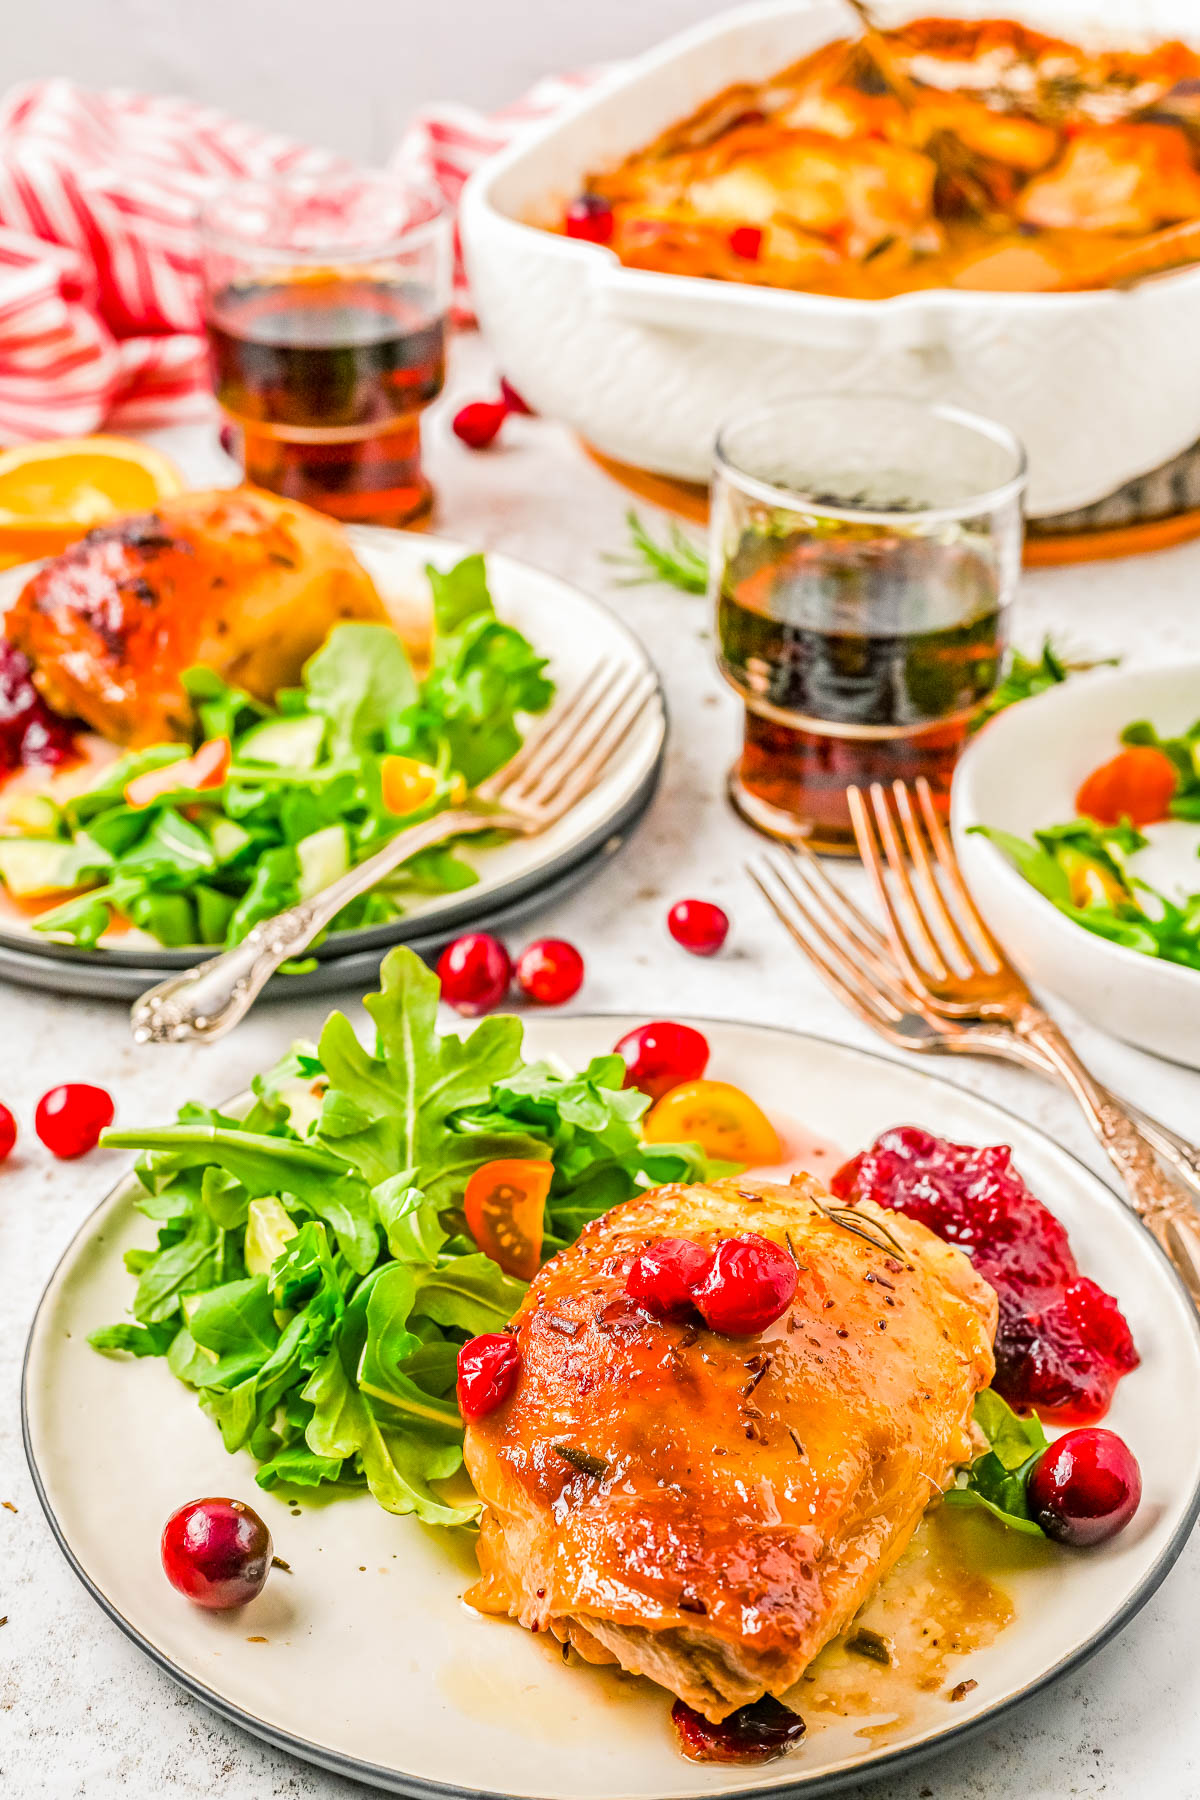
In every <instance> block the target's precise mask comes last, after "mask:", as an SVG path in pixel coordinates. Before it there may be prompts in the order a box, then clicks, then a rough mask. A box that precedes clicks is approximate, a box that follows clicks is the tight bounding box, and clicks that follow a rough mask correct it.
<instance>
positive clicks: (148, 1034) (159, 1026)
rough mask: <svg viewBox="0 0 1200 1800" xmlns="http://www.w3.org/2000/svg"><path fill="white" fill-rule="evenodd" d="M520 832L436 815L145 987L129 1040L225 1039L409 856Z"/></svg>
mask: <svg viewBox="0 0 1200 1800" xmlns="http://www.w3.org/2000/svg"><path fill="white" fill-rule="evenodd" d="M522 829H527V827H526V826H525V825H524V824H523V822H522V821H521V820H519V819H517V818H515V817H513V816H512V815H511V814H509V813H501V812H496V811H495V810H492V811H483V810H478V811H467V810H463V811H453V812H444V813H438V814H436V815H435V816H434V817H433V818H432V819H424V820H422V822H421V823H420V824H419V825H410V826H409V827H408V829H407V830H405V831H398V832H397V833H396V835H395V837H393V838H389V840H388V842H387V843H386V844H385V845H384V846H383V848H382V850H377V851H376V852H375V854H374V856H369V857H368V858H367V860H366V862H361V863H358V864H356V865H355V867H354V868H353V869H349V870H347V872H346V873H345V874H344V875H341V876H339V877H338V879H337V880H336V881H332V882H330V884H329V886H328V887H325V888H322V889H321V890H320V892H319V893H317V894H314V895H313V896H312V898H311V899H310V900H302V901H301V902H300V903H299V905H297V906H290V907H289V908H288V909H287V911H286V912H281V913H276V915H275V917H274V918H271V919H263V920H261V921H260V922H259V924H257V925H255V926H254V927H252V929H251V930H250V931H249V932H247V934H246V936H245V937H244V938H243V939H242V941H241V943H240V944H235V945H234V946H233V948H232V949H230V950H224V951H222V952H221V954H220V955H219V956H210V957H209V958H208V960H207V961H206V962H202V963H197V964H196V965H195V967H194V968H191V969H185V970H184V971H183V973H182V974H180V975H173V976H172V977H171V978H170V980H168V981H161V982H159V984H158V986H157V987H152V988H150V989H149V991H148V992H147V993H145V994H143V995H142V996H141V998H140V999H139V1000H136V1001H135V1002H134V1004H133V1007H132V1009H131V1011H130V1015H129V1018H130V1024H131V1026H132V1028H133V1035H134V1039H135V1041H136V1042H137V1043H139V1044H165V1043H185V1042H189V1041H191V1042H196V1041H198V1042H202V1043H209V1044H211V1043H213V1042H214V1041H215V1040H216V1039H217V1038H220V1037H224V1035H225V1033H226V1032H227V1031H232V1030H233V1027H234V1026H235V1025H236V1024H237V1023H238V1021H239V1020H240V1019H243V1018H244V1017H245V1016H246V1014H247V1013H248V1012H249V1010H250V1008H251V1007H252V1006H253V1005H254V1002H255V1000H256V999H257V998H258V996H259V994H260V993H261V992H262V990H263V988H264V987H265V986H266V984H267V982H268V981H269V980H270V979H271V977H272V975H274V974H275V972H276V970H277V969H278V968H279V965H280V964H281V963H283V962H286V961H287V960H288V958H289V957H292V956H298V955H299V954H300V952H301V951H302V950H306V949H307V948H308V946H309V945H310V944H311V943H312V941H313V939H314V938H315V937H316V935H317V933H318V932H320V931H323V930H324V929H325V927H326V925H328V924H329V923H330V922H331V920H333V919H334V918H335V917H336V916H337V914H338V913H339V912H341V910H342V908H343V907H344V906H348V905H349V903H350V901H351V900H357V898H358V896H359V895H360V894H365V893H367V892H369V890H370V889H371V888H373V887H374V886H375V885H376V883H377V882H380V881H382V880H383V879H384V877H385V876H387V875H390V874H392V873H393V871H394V870H396V869H398V868H399V867H400V866H401V864H402V863H406V862H407V861H408V860H409V858H410V857H412V856H416V855H417V854H418V852H419V851H421V850H428V849H431V848H432V846H433V845H434V844H441V843H444V842H445V840H446V839H447V838H452V837H462V836H465V835H466V834H467V833H469V832H478V831H497V830H500V831H514V830H515V831H520V830H522Z"/></svg>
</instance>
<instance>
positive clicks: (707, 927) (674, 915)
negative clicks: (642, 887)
mask: <svg viewBox="0 0 1200 1800" xmlns="http://www.w3.org/2000/svg"><path fill="white" fill-rule="evenodd" d="M667 930H668V931H669V932H670V934H671V936H672V937H673V938H674V939H675V942H676V943H677V944H681V945H682V946H683V948H684V949H685V950H690V951H691V953H692V955H693V956H715V955H716V954H717V951H718V950H719V949H720V948H721V945H722V944H723V943H724V942H725V939H726V938H727V937H728V936H729V914H728V913H726V912H722V911H721V908H720V907H719V906H714V905H713V903H712V901H711V900H677V901H676V903H675V905H674V906H673V907H672V908H671V910H670V912H669V913H668V914H667Z"/></svg>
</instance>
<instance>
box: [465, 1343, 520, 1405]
mask: <svg viewBox="0 0 1200 1800" xmlns="http://www.w3.org/2000/svg"><path fill="white" fill-rule="evenodd" d="M520 1373H521V1352H520V1349H519V1348H518V1346H517V1340H516V1338H515V1337H511V1336H510V1335H509V1333H508V1332H506V1331H485V1332H484V1333H483V1335H482V1337H473V1338H472V1339H471V1340H470V1342H469V1343H466V1344H464V1345H463V1347H462V1349H461V1350H460V1351H459V1353H458V1410H459V1412H460V1413H461V1414H462V1416H463V1418H464V1419H483V1418H486V1417H487V1415H488V1413H490V1412H495V1410H496V1408H497V1407H498V1406H503V1405H504V1402H505V1401H506V1400H507V1399H508V1396H509V1395H510V1394H511V1393H512V1391H513V1389H514V1387H515V1386H516V1385H517V1376H518V1375H519V1374H520Z"/></svg>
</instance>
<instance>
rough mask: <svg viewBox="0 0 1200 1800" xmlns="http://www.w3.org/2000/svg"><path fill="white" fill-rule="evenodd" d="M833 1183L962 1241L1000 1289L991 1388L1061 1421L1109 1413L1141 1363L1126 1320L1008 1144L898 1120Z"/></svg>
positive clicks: (1085, 1421) (839, 1191)
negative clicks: (978, 1142)
mask: <svg viewBox="0 0 1200 1800" xmlns="http://www.w3.org/2000/svg"><path fill="white" fill-rule="evenodd" d="M830 1185H831V1187H832V1189H833V1191H834V1193H835V1194H836V1195H837V1196H838V1198H839V1199H844V1200H850V1201H851V1202H853V1201H856V1200H864V1199H869V1200H874V1201H876V1202H877V1204H878V1205H880V1206H886V1207H894V1208H895V1209H896V1210H897V1211H898V1212H902V1213H906V1214H907V1215H908V1216H909V1217H910V1218H914V1219H919V1220H920V1222H921V1223H922V1224H923V1225H927V1226H928V1227H929V1229H930V1230H931V1231H935V1232H936V1233H937V1234H938V1236H939V1237H941V1238H944V1239H945V1240H946V1241H947V1243H951V1244H957V1245H958V1246H959V1247H960V1249H963V1250H965V1251H966V1253H967V1255H968V1256H969V1257H970V1258H971V1261H972V1262H973V1263H974V1265H975V1268H976V1270H977V1272H978V1273H979V1274H980V1275H982V1276H983V1278H984V1280H985V1281H987V1282H990V1284H991V1286H992V1287H994V1288H995V1289H996V1292H997V1294H998V1295H999V1298H1000V1323H999V1328H998V1330H997V1332H996V1378H995V1387H996V1391H997V1393H999V1394H1001V1395H1003V1397H1004V1398H1005V1399H1006V1400H1007V1401H1008V1402H1009V1404H1010V1406H1013V1407H1015V1408H1016V1409H1017V1411H1019V1412H1031V1411H1032V1412H1037V1413H1039V1414H1041V1415H1042V1417H1043V1418H1047V1419H1053V1420H1056V1421H1057V1422H1058V1423H1059V1424H1063V1425H1090V1424H1092V1423H1094V1422H1095V1421H1096V1420H1097V1419H1101V1418H1103V1416H1104V1414H1105V1413H1106V1412H1107V1410H1108V1408H1109V1406H1110V1404H1111V1402H1112V1397H1113V1393H1114V1391H1115V1389H1116V1385H1117V1383H1118V1381H1119V1380H1120V1379H1121V1377H1122V1375H1125V1374H1127V1373H1128V1372H1129V1370H1130V1369H1135V1368H1136V1367H1137V1365H1138V1353H1137V1350H1136V1348H1135V1346H1134V1342H1133V1338H1132V1336H1131V1334H1130V1331H1129V1326H1128V1325H1127V1324H1126V1322H1125V1319H1124V1317H1123V1316H1122V1314H1121V1310H1120V1308H1119V1307H1118V1305H1117V1302H1116V1301H1115V1300H1114V1299H1113V1297H1112V1295H1111V1294H1106V1293H1105V1291H1104V1289H1103V1288H1102V1287H1100V1286H1098V1284H1097V1283H1096V1282H1094V1281H1092V1280H1090V1279H1089V1278H1088V1277H1087V1276H1086V1275H1081V1274H1080V1272H1079V1265H1078V1264H1077V1262H1076V1261H1075V1257H1074V1254H1073V1252H1072V1250H1071V1244H1070V1240H1069V1239H1068V1237H1067V1234H1066V1231H1065V1230H1064V1229H1063V1227H1062V1225H1061V1224H1060V1223H1059V1221H1058V1220H1057V1219H1056V1218H1055V1217H1054V1215H1053V1213H1051V1212H1050V1211H1049V1209H1048V1208H1047V1207H1045V1206H1043V1205H1042V1203H1041V1201H1040V1200H1038V1199H1037V1198H1036V1197H1035V1196H1034V1195H1033V1194H1031V1193H1030V1191H1029V1189H1028V1188H1027V1187H1026V1185H1025V1183H1024V1182H1023V1181H1022V1179H1021V1177H1020V1175H1019V1174H1018V1172H1017V1170H1016V1169H1015V1168H1014V1167H1013V1162H1012V1151H1011V1150H1010V1149H1009V1148H1008V1146H1007V1145H1005V1144H989V1145H985V1146H984V1147H982V1148H977V1147H976V1146H975V1145H973V1144H954V1143H950V1142H948V1141H947V1140H945V1139H943V1138H936V1137H934V1136H933V1134H932V1133H931V1132H928V1131H924V1130H922V1129H920V1128H919V1127H918V1126H914V1125H900V1126H895V1127H893V1129H892V1130H890V1131H885V1132H884V1133H883V1134H882V1136H880V1137H879V1138H877V1139H876V1141H875V1142H874V1144H872V1146H871V1148H870V1149H869V1150H864V1151H863V1152H862V1153H861V1154H860V1155H858V1156H856V1157H854V1158H852V1159H851V1161H850V1162H848V1163H846V1165H845V1166H844V1167H843V1168H841V1169H839V1170H838V1172H837V1174H836V1175H835V1176H834V1178H833V1180H832V1182H831V1183H830Z"/></svg>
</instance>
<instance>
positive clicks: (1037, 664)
mask: <svg viewBox="0 0 1200 1800" xmlns="http://www.w3.org/2000/svg"><path fill="white" fill-rule="evenodd" d="M1120 660H1121V659H1120V657H1119V656H1099V657H1093V658H1092V659H1091V660H1090V661H1080V662H1071V661H1069V660H1068V659H1067V658H1066V657H1065V656H1064V655H1063V654H1062V652H1061V651H1059V650H1056V649H1055V647H1054V644H1053V643H1052V642H1051V640H1050V639H1049V638H1046V640H1045V642H1044V643H1043V644H1042V654H1041V656H1039V657H1038V658H1037V660H1036V661H1034V660H1033V659H1032V658H1031V657H1028V656H1022V654H1021V652H1020V651H1019V650H1014V652H1013V658H1012V663H1011V665H1010V667H1009V671H1008V674H1007V675H1006V676H1005V678H1004V680H1003V681H1002V682H1001V683H1000V685H999V687H998V688H995V689H994V690H993V692H992V693H991V695H990V696H989V697H988V699H987V701H986V703H985V704H984V706H983V708H982V710H981V712H980V713H979V716H978V717H977V719H976V720H975V722H974V725H973V729H974V730H976V731H977V730H978V729H979V727H980V726H981V725H982V724H984V722H985V721H986V720H988V719H991V718H994V717H995V715H996V714H997V713H999V712H1003V711H1004V710H1005V708H1006V707H1009V706H1015V705H1016V703H1017V701H1018V700H1031V699H1032V698H1033V696H1034V695H1035V694H1044V693H1045V692H1046V689H1047V688H1052V687H1056V686H1058V684H1059V683H1060V682H1063V681H1067V680H1069V679H1070V677H1071V676H1072V675H1082V674H1084V673H1085V672H1086V671H1087V670H1088V669H1108V668H1112V667H1113V666H1114V665H1115V664H1116V663H1118V662H1120Z"/></svg>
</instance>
